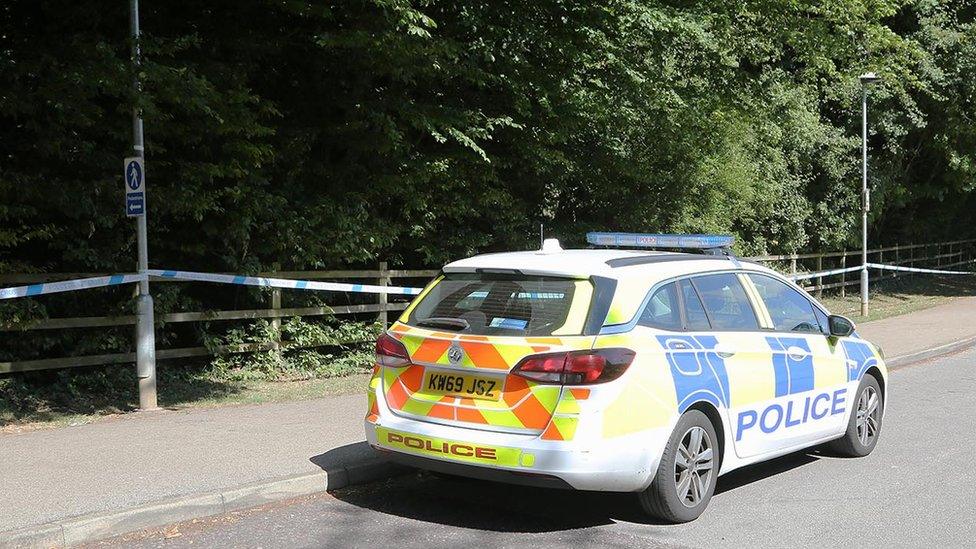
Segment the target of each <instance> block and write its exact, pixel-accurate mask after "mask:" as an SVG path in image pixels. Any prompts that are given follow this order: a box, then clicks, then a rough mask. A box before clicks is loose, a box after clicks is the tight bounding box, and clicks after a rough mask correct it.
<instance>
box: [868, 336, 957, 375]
mask: <svg viewBox="0 0 976 549" xmlns="http://www.w3.org/2000/svg"><path fill="white" fill-rule="evenodd" d="M974 345H976V336H971V337H966V338H963V339H958V340H956V341H952V342H949V343H946V344H944V345H938V346H936V347H931V348H929V349H923V350H921V351H916V352H914V353H909V354H907V355H899V356H895V357H891V358H889V359H885V365H886V366H887V367H888V369H889V370H900V369H901V368H906V367H908V366H912V365H914V364H917V363H919V362H923V361H926V360H930V359H933V358H938V357H941V356H945V355H951V354H953V353H958V352H959V351H964V350H966V349H968V348H970V347H973V346H974Z"/></svg>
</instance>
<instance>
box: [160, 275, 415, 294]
mask: <svg viewBox="0 0 976 549" xmlns="http://www.w3.org/2000/svg"><path fill="white" fill-rule="evenodd" d="M149 275H150V276H155V277H159V278H172V279H176V280H195V281H197V282H216V283H218V284H238V285H243V286H263V287H268V288H288V289H292V290H325V291H329V292H354V293H367V294H399V295H417V294H419V293H420V292H421V291H422V290H423V288H406V287H402V286H373V285H369V284H347V283H344V282H315V281H313V280H293V279H290V278H264V277H260V276H244V275H225V274H214V273H194V272H190V271H164V270H157V269H151V270H150V271H149Z"/></svg>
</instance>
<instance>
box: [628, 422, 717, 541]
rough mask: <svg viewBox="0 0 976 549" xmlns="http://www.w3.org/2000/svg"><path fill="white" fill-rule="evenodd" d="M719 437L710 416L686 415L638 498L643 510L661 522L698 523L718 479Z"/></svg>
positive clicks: (675, 429)
mask: <svg viewBox="0 0 976 549" xmlns="http://www.w3.org/2000/svg"><path fill="white" fill-rule="evenodd" d="M719 454H720V451H719V447H718V437H717V436H716V434H715V427H714V426H713V425H712V422H711V421H709V419H708V416H706V415H705V414H703V413H702V412H700V411H698V410H689V411H687V412H685V413H684V414H683V415H682V416H681V418H680V419H679V420H678V424H677V425H676V426H675V428H674V432H672V433H671V437H670V438H669V439H668V443H667V444H666V445H665V447H664V453H663V455H662V456H661V462H660V464H659V465H658V467H657V473H656V474H655V475H654V481H653V482H651V485H650V486H649V487H648V488H647V489H646V490H644V491H643V492H641V493H640V494H638V501H639V502H640V505H641V508H643V510H644V512H646V513H647V514H649V515H651V516H653V517H656V518H659V519H661V520H664V521H667V522H672V523H679V522H689V521H692V520H695V519H696V518H698V517H699V516H701V514H702V513H703V512H704V511H705V507H707V506H708V502H709V500H711V499H712V494H713V493H715V484H716V481H717V479H718V468H719V461H720V458H721V456H720V455H719Z"/></svg>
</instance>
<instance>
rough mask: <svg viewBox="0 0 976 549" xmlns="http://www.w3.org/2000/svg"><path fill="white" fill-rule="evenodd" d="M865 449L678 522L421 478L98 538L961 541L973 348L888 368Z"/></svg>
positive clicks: (974, 496)
mask: <svg viewBox="0 0 976 549" xmlns="http://www.w3.org/2000/svg"><path fill="white" fill-rule="evenodd" d="M891 387H892V393H891V395H890V404H889V407H888V412H887V415H886V417H885V421H884V425H883V428H882V435H881V440H880V441H879V444H878V447H877V448H876V449H875V452H874V453H873V454H872V455H870V456H868V457H865V458H861V459H844V458H837V457H831V456H829V455H827V454H826V453H822V452H821V451H819V450H813V451H809V452H801V453H797V454H793V455H790V456H785V457H783V458H779V459H777V460H774V461H771V462H767V463H765V464H760V465H756V466H752V467H749V468H746V469H743V470H740V471H736V472H733V473H730V474H728V475H725V476H723V477H722V478H720V479H719V483H718V489H717V493H716V495H715V497H714V498H713V499H712V502H711V505H710V507H709V509H708V510H707V511H706V513H705V514H704V515H703V516H702V517H701V518H700V519H699V520H697V521H695V522H692V523H689V524H684V525H676V526H675V525H661V524H655V523H653V522H651V521H647V520H646V519H644V518H642V517H641V516H640V515H639V513H638V512H637V510H636V503H635V502H634V500H633V496H629V495H616V494H598V493H574V492H564V491H557V490H541V489H535V488H522V487H515V486H506V485H501V484H493V483H487V482H478V481H469V480H463V479H441V478H437V477H433V476H430V475H426V474H416V475H409V476H405V477H400V478H397V479H392V480H388V481H385V482H378V483H373V484H370V485H364V486H359V487H355V488H349V489H345V490H340V491H337V492H335V493H334V494H331V495H330V494H320V495H316V496H311V497H307V498H302V499H298V500H293V501H291V502H284V503H280V504H275V505H269V506H266V507H263V508H258V509H252V510H247V511H242V512H239V513H232V514H229V515H225V516H221V517H215V518H211V519H204V520H200V521H194V522H188V523H182V524H177V525H171V526H170V527H168V528H166V529H162V530H156V531H147V532H142V533H138V534H134V535H129V536H127V537H123V538H116V539H113V540H107V541H105V542H101V543H99V544H97V545H98V546H108V547H116V546H127V547H128V546H132V547H165V548H172V547H201V546H202V547H383V546H390V547H397V548H398V549H399V548H401V547H422V548H425V549H430V548H432V547H457V546H497V547H532V546H557V547H562V546H566V547H569V546H574V547H586V546H590V545H595V546H606V547H628V548H630V547H675V546H678V547H687V546H691V547H712V546H718V545H723V546H733V547H744V546H749V547H786V546H791V547H795V546H814V545H816V546H821V547H822V546H828V547H830V546H855V547H869V546H885V547H919V546H922V547H930V546H948V547H964V546H968V547H971V546H973V543H974V542H973V539H974V538H976V474H974V472H973V457H972V456H973V453H974V451H976V450H974V444H973V443H974V441H976V434H974V428H976V421H974V414H973V413H972V411H973V410H974V408H976V351H974V350H970V351H966V352H963V353H959V354H956V355H954V356H950V357H945V358H941V359H936V360H932V361H929V362H926V363H922V364H918V365H915V366H911V367H908V368H905V369H903V370H899V371H896V372H894V373H893V374H892V379H891Z"/></svg>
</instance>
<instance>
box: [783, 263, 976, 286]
mask: <svg viewBox="0 0 976 549" xmlns="http://www.w3.org/2000/svg"><path fill="white" fill-rule="evenodd" d="M867 265H868V268H870V269H881V270H886V271H902V272H907V273H927V274H945V275H971V274H976V272H972V271H943V270H939V269H922V268H919V267H902V266H899V265H884V264H882V263H868V264H867ZM862 268H863V267H862V266H861V265H855V266H854V267H846V268H844V269H831V270H829V271H817V272H815V273H803V274H795V275H788V276H787V277H786V278H788V279H790V280H792V281H794V282H796V281H799V280H809V279H811V278H819V277H822V276H830V275H836V274H841V273H850V272H854V271H860V270H861V269H862Z"/></svg>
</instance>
